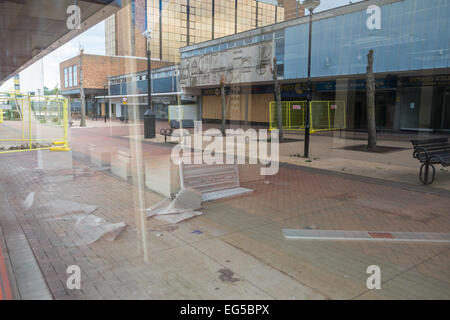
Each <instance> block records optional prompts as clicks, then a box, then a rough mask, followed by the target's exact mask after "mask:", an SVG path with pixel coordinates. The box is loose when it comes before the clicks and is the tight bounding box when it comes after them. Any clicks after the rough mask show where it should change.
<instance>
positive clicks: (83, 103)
mask: <svg viewBox="0 0 450 320" xmlns="http://www.w3.org/2000/svg"><path fill="white" fill-rule="evenodd" d="M83 51H84V50H83V49H80V96H81V120H80V127H86V98H85V96H84V88H83Z"/></svg>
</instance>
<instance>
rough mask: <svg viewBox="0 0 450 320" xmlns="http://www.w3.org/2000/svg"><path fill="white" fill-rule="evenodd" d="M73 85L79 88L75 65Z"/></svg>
mask: <svg viewBox="0 0 450 320" xmlns="http://www.w3.org/2000/svg"><path fill="white" fill-rule="evenodd" d="M73 85H74V86H77V85H78V79H77V65H76V64H75V65H74V66H73Z"/></svg>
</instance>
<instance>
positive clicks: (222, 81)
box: [220, 75, 227, 136]
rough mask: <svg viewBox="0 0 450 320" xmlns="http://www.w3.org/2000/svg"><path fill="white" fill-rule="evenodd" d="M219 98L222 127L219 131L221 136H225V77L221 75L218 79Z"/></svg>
mask: <svg viewBox="0 0 450 320" xmlns="http://www.w3.org/2000/svg"><path fill="white" fill-rule="evenodd" d="M220 97H221V101H222V126H221V128H220V130H221V131H222V135H224V136H225V115H226V110H227V109H226V108H227V106H226V99H225V76H224V75H222V77H220Z"/></svg>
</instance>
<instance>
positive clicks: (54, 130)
mask: <svg viewBox="0 0 450 320" xmlns="http://www.w3.org/2000/svg"><path fill="white" fill-rule="evenodd" d="M0 114H1V118H0V120H2V121H0V154H2V153H14V152H24V151H32V150H46V149H47V150H52V151H68V150H70V149H69V147H68V102H67V100H66V99H63V98H60V97H55V96H43V97H35V96H29V95H22V94H15V93H0Z"/></svg>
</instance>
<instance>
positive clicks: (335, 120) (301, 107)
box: [269, 101, 346, 133]
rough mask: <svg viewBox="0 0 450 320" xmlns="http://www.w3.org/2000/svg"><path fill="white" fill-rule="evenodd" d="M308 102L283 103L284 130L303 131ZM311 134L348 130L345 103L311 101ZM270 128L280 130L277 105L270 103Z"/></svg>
mask: <svg viewBox="0 0 450 320" xmlns="http://www.w3.org/2000/svg"><path fill="white" fill-rule="evenodd" d="M306 107H307V101H282V102H281V115H282V125H283V130H303V129H304V128H305V109H306ZM309 110H310V127H311V128H310V132H311V133H314V132H317V131H329V130H339V129H345V128H346V122H345V117H346V116H345V102H344V101H311V103H310V105H309ZM269 128H270V130H273V129H276V128H278V112H277V103H276V102H275V101H271V102H270V103H269Z"/></svg>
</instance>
